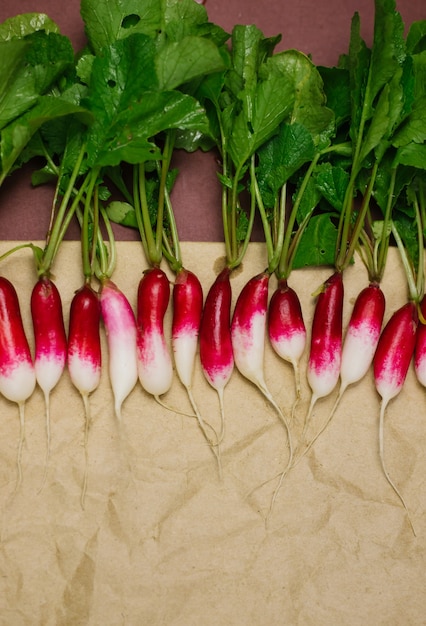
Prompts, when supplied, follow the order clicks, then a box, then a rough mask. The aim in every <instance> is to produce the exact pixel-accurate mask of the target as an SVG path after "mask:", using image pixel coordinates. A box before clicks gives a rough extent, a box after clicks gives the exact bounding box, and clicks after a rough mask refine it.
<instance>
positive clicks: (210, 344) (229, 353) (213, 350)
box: [200, 267, 234, 443]
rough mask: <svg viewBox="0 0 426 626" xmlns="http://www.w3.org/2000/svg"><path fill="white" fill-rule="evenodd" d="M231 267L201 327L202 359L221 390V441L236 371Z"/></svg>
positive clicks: (217, 284) (214, 288)
mask: <svg viewBox="0 0 426 626" xmlns="http://www.w3.org/2000/svg"><path fill="white" fill-rule="evenodd" d="M230 274H231V270H230V268H229V267H225V268H223V270H222V271H221V272H220V273H219V274H218V276H217V277H216V279H215V281H214V282H213V284H212V285H211V287H210V289H209V291H208V293H207V296H206V299H205V302H204V308H203V315H202V317H201V326H200V362H201V368H202V371H203V373H204V376H205V377H206V379H207V381H208V382H209V383H210V385H211V386H212V387H213V389H214V390H215V391H216V392H217V395H218V398H219V405H220V414H221V429H220V434H219V438H218V443H220V442H221V441H222V440H223V436H224V431H225V411H224V389H225V387H226V385H227V384H228V382H229V380H230V378H231V375H232V372H233V370H234V354H233V350H232V339H231V301H232V289H231V281H230Z"/></svg>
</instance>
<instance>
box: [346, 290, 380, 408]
mask: <svg viewBox="0 0 426 626" xmlns="http://www.w3.org/2000/svg"><path fill="white" fill-rule="evenodd" d="M385 304H386V303H385V296H384V294H383V291H382V290H381V288H380V285H379V284H378V283H371V284H370V285H368V286H367V287H365V289H363V290H362V291H361V292H360V293H359V294H358V297H357V299H356V300H355V304H354V307H353V309H352V314H351V318H350V320H349V323H348V328H347V332H346V336H345V340H344V343H343V350H342V364H341V369H340V379H341V387H340V393H339V396H341V395H342V394H343V392H344V391H345V389H346V387H348V386H349V385H352V384H354V383H356V382H358V381H359V380H361V379H362V378H363V377H364V376H365V375H366V373H367V372H368V370H369V368H370V367H371V363H372V362H373V357H374V353H375V351H376V347H377V344H378V341H379V337H380V332H381V330H382V324H383V317H384V314H385Z"/></svg>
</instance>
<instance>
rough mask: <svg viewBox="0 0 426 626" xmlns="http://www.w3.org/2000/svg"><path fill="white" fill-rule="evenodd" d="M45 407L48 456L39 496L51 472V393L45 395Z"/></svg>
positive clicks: (45, 461)
mask: <svg viewBox="0 0 426 626" xmlns="http://www.w3.org/2000/svg"><path fill="white" fill-rule="evenodd" d="M44 406H45V412H46V413H45V419H46V456H45V459H44V471H43V478H42V480H41V485H40V487H39V490H38V491H37V494H39V493H41V492H42V491H43V489H44V486H45V484H46V482H47V474H48V472H49V464H50V447H51V434H50V430H51V429H50V392H45V393H44Z"/></svg>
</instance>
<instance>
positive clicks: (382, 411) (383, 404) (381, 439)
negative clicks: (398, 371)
mask: <svg viewBox="0 0 426 626" xmlns="http://www.w3.org/2000/svg"><path fill="white" fill-rule="evenodd" d="M388 402H389V400H384V399H383V398H382V401H381V403H380V419H379V450H380V462H381V465H382V469H383V473H384V475H385V477H386V480H387V481H388V483H389V485H390V486H391V487H392V489H393V491H394V492H395V494H396V495H397V496H398V498H399V500H400V502H401V504H402V506H403V507H404V509H405V512H406V514H407V519H408V523H409V524H410V527H411V530H412V531H413V535H414V536H415V537H416V536H417V535H416V531H415V529H414V525H413V522H412V520H411V517H410V512H409V510H408V506H407V504H406V502H405V500H404V498H403V496H402V494H401V492H400V491H399V489H398V487H397V486H396V485H395V483H394V482H393V480H392V479H391V477H390V476H389V472H388V470H387V468H386V464H385V455H384V417H385V411H386V407H387V405H388Z"/></svg>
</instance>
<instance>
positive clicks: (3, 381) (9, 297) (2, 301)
mask: <svg viewBox="0 0 426 626" xmlns="http://www.w3.org/2000/svg"><path fill="white" fill-rule="evenodd" d="M35 385H36V378H35V370H34V365H33V361H32V358H31V352H30V348H29V345H28V340H27V337H26V335H25V330H24V326H23V323H22V317H21V309H20V306H19V299H18V295H17V293H16V290H15V287H14V286H13V285H12V283H11V282H10V281H9V280H7V278H4V277H2V276H1V277H0V393H2V395H3V396H4V397H5V398H7V399H8V400H10V401H11V402H16V404H17V405H18V407H19V417H20V430H21V432H20V440H19V445H18V455H17V470H18V477H17V482H16V489H17V488H18V487H19V486H20V484H21V482H22V468H21V457H22V447H23V444H24V440H25V402H26V401H27V400H28V398H29V397H30V396H31V395H32V393H33V391H34V388H35Z"/></svg>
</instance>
